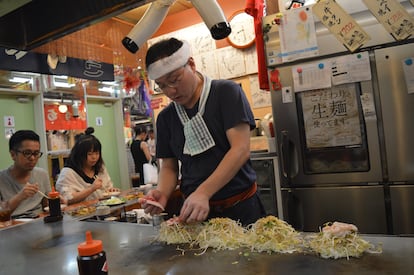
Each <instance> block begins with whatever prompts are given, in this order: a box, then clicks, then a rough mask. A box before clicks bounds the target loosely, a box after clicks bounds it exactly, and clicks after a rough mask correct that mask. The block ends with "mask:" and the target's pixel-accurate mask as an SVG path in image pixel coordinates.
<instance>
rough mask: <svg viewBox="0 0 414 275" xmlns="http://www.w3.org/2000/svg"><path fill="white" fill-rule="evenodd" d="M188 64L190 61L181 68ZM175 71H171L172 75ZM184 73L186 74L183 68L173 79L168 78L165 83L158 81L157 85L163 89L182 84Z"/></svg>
mask: <svg viewBox="0 0 414 275" xmlns="http://www.w3.org/2000/svg"><path fill="white" fill-rule="evenodd" d="M187 64H188V62H187V63H185V64H184V65H183V66H182V67H181V68H180V69H182V68H185V66H187ZM178 70H179V69H178ZM178 70H176V71H178ZM173 73H174V72H173ZM173 73H171V75H172V74H173ZM183 75H184V70H182V71H181V72H180V73H179V74H178V75H175V77H174V79H173V80H167V81H166V82H164V83H157V85H158V87H159V88H160V89H161V90H166V89H167V88H177V87H178V85H180V81H181V80H182V79H183Z"/></svg>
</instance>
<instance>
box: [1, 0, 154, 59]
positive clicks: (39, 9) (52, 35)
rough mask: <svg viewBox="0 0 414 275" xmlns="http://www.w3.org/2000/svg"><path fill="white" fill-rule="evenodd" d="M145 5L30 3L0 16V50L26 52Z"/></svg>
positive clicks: (133, 1)
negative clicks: (8, 49)
mask: <svg viewBox="0 0 414 275" xmlns="http://www.w3.org/2000/svg"><path fill="white" fill-rule="evenodd" d="M5 1H6V2H7V0H5ZM11 1H13V0H11ZM149 2H153V1H149V0H141V1H139V0H99V1H96V0H67V1H64V0H32V1H29V2H28V3H26V4H23V5H22V6H15V7H11V8H10V9H11V11H7V12H3V15H0V16H1V17H0V46H1V47H4V48H12V49H18V50H25V51H28V50H31V49H34V48H36V47H38V46H40V45H43V44H45V43H47V42H49V41H52V40H55V39H57V38H60V37H62V36H65V35H67V34H70V33H72V32H75V31H77V30H80V29H82V28H84V27H87V26H90V25H92V24H95V23H98V22H101V21H103V20H105V19H108V18H110V17H113V16H116V15H118V14H120V13H123V12H125V11H128V10H130V9H133V8H136V7H138V6H141V5H144V4H147V3H149Z"/></svg>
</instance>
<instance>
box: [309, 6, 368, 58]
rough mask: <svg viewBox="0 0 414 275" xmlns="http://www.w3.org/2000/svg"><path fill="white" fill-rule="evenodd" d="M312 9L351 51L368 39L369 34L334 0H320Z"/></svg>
mask: <svg viewBox="0 0 414 275" xmlns="http://www.w3.org/2000/svg"><path fill="white" fill-rule="evenodd" d="M312 11H313V13H314V14H315V15H316V16H317V17H319V19H320V20H321V22H322V23H323V24H324V25H325V26H326V27H327V28H328V29H329V31H330V32H331V33H333V34H334V35H335V37H336V38H337V39H338V40H339V41H340V42H341V43H342V44H344V45H345V47H347V48H348V50H350V51H351V52H354V51H355V50H357V49H358V48H360V47H361V46H362V45H363V44H364V43H366V42H367V41H369V40H370V37H369V35H368V34H367V33H366V32H365V31H364V30H363V29H362V28H361V27H360V26H359V25H358V23H357V22H356V21H355V20H354V19H353V18H352V17H351V16H350V15H349V14H347V13H346V12H345V11H344V9H343V8H342V7H341V6H339V5H338V4H337V3H336V2H335V1H334V0H321V1H319V2H318V3H316V4H315V5H314V6H313V8H312Z"/></svg>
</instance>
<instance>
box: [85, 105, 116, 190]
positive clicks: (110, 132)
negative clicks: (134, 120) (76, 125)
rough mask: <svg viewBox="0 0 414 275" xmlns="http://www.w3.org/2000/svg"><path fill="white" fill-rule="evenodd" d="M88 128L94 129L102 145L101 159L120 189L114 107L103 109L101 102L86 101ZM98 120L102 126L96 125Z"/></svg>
mask: <svg viewBox="0 0 414 275" xmlns="http://www.w3.org/2000/svg"><path fill="white" fill-rule="evenodd" d="M87 105H88V107H87V108H88V114H87V115H88V126H91V127H94V128H95V134H94V135H95V136H96V137H97V138H98V139H99V140H100V142H101V143H102V157H103V159H104V162H105V166H106V168H107V169H108V172H109V175H110V176H111V179H112V182H113V183H114V186H115V187H118V188H121V182H120V181H121V176H120V167H119V163H120V162H119V154H118V151H117V139H116V135H117V133H116V128H115V117H114V105H112V106H110V107H105V106H104V104H103V102H95V101H88V103H87ZM97 119H99V120H100V121H101V123H102V125H98V124H97Z"/></svg>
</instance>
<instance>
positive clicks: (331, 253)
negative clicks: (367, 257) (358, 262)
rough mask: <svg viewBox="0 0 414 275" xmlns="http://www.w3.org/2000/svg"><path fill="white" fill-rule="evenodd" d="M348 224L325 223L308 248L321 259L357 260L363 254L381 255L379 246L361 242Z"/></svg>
mask: <svg viewBox="0 0 414 275" xmlns="http://www.w3.org/2000/svg"><path fill="white" fill-rule="evenodd" d="M352 226H353V227H354V228H352V227H350V226H349V225H348V224H343V223H338V222H334V223H333V224H331V223H327V224H325V227H324V228H323V229H322V231H321V232H319V233H318V234H317V235H316V236H314V237H312V238H311V239H310V240H309V242H308V246H309V248H310V249H311V250H312V251H314V252H316V253H317V254H319V256H321V257H322V258H325V259H328V258H334V259H339V258H347V259H349V257H355V258H359V257H361V256H362V254H363V253H364V252H370V253H381V252H382V248H381V247H380V246H378V247H374V246H373V245H372V244H370V243H369V242H367V241H365V240H363V239H362V238H361V237H360V236H359V235H358V232H357V230H358V229H357V228H356V227H355V226H354V225H352Z"/></svg>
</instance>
